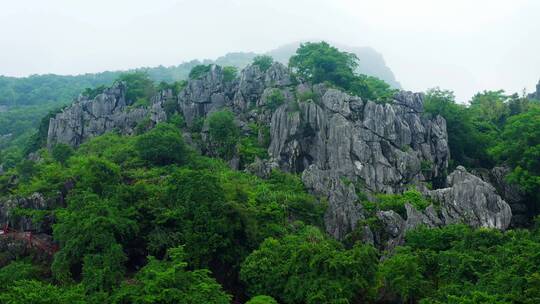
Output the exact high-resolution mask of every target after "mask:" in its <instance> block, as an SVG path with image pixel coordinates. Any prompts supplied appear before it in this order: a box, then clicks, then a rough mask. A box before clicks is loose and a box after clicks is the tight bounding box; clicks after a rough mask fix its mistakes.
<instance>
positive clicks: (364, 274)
mask: <svg viewBox="0 0 540 304" xmlns="http://www.w3.org/2000/svg"><path fill="white" fill-rule="evenodd" d="M376 264H377V255H376V252H375V250H374V249H373V247H371V246H365V245H363V246H359V245H357V246H355V247H354V248H353V249H351V250H344V249H343V248H342V247H341V246H340V245H339V244H338V243H336V242H335V241H332V240H329V239H326V238H325V237H324V235H323V234H322V233H321V232H320V231H319V230H318V229H316V228H314V227H309V226H308V227H305V228H304V229H302V230H301V231H299V232H298V233H297V234H292V235H287V236H285V237H283V238H281V239H273V238H268V239H266V240H265V241H264V242H263V243H262V244H261V246H260V247H259V249H257V250H255V251H253V252H252V253H251V254H250V255H249V256H248V257H247V258H246V260H245V261H244V263H243V264H242V268H241V271H240V277H241V279H242V280H243V281H244V282H245V283H246V285H247V288H248V291H249V292H250V294H267V295H271V296H273V297H275V298H276V299H278V300H280V302H284V303H347V302H349V301H352V300H353V298H355V297H359V298H363V299H365V298H369V296H370V295H369V293H370V291H369V290H370V287H371V286H372V284H373V282H374V279H375V272H376Z"/></svg>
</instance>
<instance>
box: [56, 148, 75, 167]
mask: <svg viewBox="0 0 540 304" xmlns="http://www.w3.org/2000/svg"><path fill="white" fill-rule="evenodd" d="M73 153H75V151H74V150H73V148H72V147H71V146H70V145H66V144H62V143H60V144H56V145H55V146H54V147H53V148H52V151H51V155H52V157H53V158H54V160H56V161H57V162H59V163H61V164H65V163H66V161H67V160H68V159H69V158H70V157H71V156H72V155H73Z"/></svg>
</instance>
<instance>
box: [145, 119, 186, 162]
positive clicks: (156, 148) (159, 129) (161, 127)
mask: <svg viewBox="0 0 540 304" xmlns="http://www.w3.org/2000/svg"><path fill="white" fill-rule="evenodd" d="M135 150H136V151H137V153H138V154H139V156H140V158H141V159H143V160H144V161H146V162H147V163H149V164H153V165H157V166H163V165H169V164H174V163H176V164H182V163H183V162H184V161H185V159H186V154H187V148H186V145H185V144H184V140H183V138H182V135H181V134H180V130H179V129H178V128H176V127H175V126H173V125H171V124H166V123H161V124H158V125H157V126H156V127H155V128H153V129H152V130H150V131H148V132H147V133H145V134H142V135H140V136H139V137H138V138H137V139H136V141H135Z"/></svg>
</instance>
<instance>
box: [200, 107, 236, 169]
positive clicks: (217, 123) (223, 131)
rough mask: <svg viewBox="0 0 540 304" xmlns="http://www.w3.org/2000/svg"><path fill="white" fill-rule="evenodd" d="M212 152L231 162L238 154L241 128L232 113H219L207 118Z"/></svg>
mask: <svg viewBox="0 0 540 304" xmlns="http://www.w3.org/2000/svg"><path fill="white" fill-rule="evenodd" d="M207 122H208V135H209V141H210V150H211V151H212V152H213V153H214V154H215V155H216V156H218V157H221V158H223V159H225V160H229V159H231V158H232V157H233V155H234V153H235V152H236V145H237V143H238V139H239V133H240V131H239V128H238V127H237V126H236V124H235V122H234V115H233V114H232V113H231V112H230V111H218V112H214V113H212V114H210V115H209V116H208V118H207Z"/></svg>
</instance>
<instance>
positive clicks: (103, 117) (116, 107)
mask: <svg viewBox="0 0 540 304" xmlns="http://www.w3.org/2000/svg"><path fill="white" fill-rule="evenodd" d="M125 94H126V88H125V86H124V85H123V84H122V83H117V84H115V85H114V86H113V87H112V88H110V89H107V90H105V91H104V92H103V93H102V94H99V95H97V96H96V97H95V98H94V99H93V100H88V99H87V98H85V97H83V96H81V97H79V98H78V100H77V101H75V103H73V104H72V105H71V106H70V107H68V108H66V109H64V110H63V111H62V112H61V113H58V114H57V115H56V116H55V117H53V118H51V120H50V122H49V131H48V137H47V146H48V147H52V146H54V145H55V144H58V143H64V144H68V145H71V146H78V145H80V144H81V143H83V142H84V141H86V140H88V139H90V138H92V137H95V136H99V135H102V134H104V133H106V132H109V131H112V130H118V131H119V132H120V133H122V134H133V133H134V130H135V127H136V126H137V124H138V123H139V122H140V121H142V120H144V119H145V118H150V119H151V120H153V123H157V122H159V121H161V120H162V119H164V117H165V115H164V111H163V109H162V107H161V101H156V100H155V99H154V101H155V102H154V103H153V104H152V106H150V107H148V108H130V107H129V105H128V104H127V101H126V98H125Z"/></svg>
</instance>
